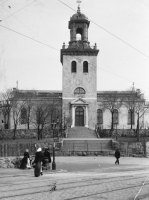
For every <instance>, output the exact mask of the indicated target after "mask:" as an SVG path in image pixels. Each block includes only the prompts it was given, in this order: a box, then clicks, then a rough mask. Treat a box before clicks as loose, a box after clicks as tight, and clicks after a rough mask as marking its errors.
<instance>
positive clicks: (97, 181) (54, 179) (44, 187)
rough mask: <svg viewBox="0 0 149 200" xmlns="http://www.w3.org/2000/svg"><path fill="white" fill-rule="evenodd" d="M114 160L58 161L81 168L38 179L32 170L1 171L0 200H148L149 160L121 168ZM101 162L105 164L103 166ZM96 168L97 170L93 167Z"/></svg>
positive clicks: (133, 160) (130, 160) (128, 160)
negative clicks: (112, 161) (89, 164)
mask: <svg viewBox="0 0 149 200" xmlns="http://www.w3.org/2000/svg"><path fill="white" fill-rule="evenodd" d="M111 159H113V158H109V157H107V158H106V157H103V158H102V157H101V158H99V157H98V158H97V157H96V158H95V159H94V158H93V157H86V158H84V157H82V158H81V157H69V159H68V157H65V158H57V165H58V166H60V167H62V166H65V165H66V164H68V163H70V164H69V165H70V166H71V165H72V166H73V163H74V162H75V163H77V165H78V170H76V171H75V170H67V169H66V170H65V168H63V170H62V169H57V170H56V171H52V170H50V171H48V172H44V175H43V176H41V177H38V178H36V177H34V174H33V169H31V170H18V169H5V170H4V169H0V172H1V176H0V199H7V200H14V199H15V200H31V199H32V200H33V199H34V200H36V199H40V200H46V199H50V200H68V199H69V200H71V199H80V200H81V199H84V200H85V199H87V200H96V199H110V200H126V199H127V200H134V199H135V197H136V196H137V198H136V199H135V200H138V199H144V200H148V199H149V167H148V166H149V160H148V159H144V158H121V163H122V165H119V166H118V165H114V164H113V165H110V163H111ZM69 160H71V161H69ZM81 160H82V163H84V169H82V163H81ZM99 160H100V162H102V163H100V165H99ZM140 160H141V161H142V162H140ZM90 162H91V163H92V168H90V169H88V168H86V165H87V163H90ZM137 162H138V163H139V164H137ZM126 163H127V165H126ZM140 163H141V164H140ZM97 164H98V165H97ZM94 165H95V167H93V166H94ZM66 166H67V165H66ZM70 166H69V167H70ZM79 166H81V168H79ZM97 166H98V167H97ZM76 169H77V168H76ZM79 169H80V170H79ZM55 187H56V188H55ZM54 188H55V190H54Z"/></svg>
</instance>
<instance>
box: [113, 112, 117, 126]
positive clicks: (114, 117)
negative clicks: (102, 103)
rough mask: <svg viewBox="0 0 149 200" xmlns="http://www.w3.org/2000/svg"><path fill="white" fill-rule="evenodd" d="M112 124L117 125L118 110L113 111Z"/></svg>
mask: <svg viewBox="0 0 149 200" xmlns="http://www.w3.org/2000/svg"><path fill="white" fill-rule="evenodd" d="M113 124H118V110H116V109H115V110H114V111H113Z"/></svg>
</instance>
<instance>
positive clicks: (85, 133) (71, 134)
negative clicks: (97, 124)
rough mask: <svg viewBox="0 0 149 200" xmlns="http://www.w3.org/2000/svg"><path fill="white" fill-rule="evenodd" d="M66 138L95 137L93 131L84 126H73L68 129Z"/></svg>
mask: <svg viewBox="0 0 149 200" xmlns="http://www.w3.org/2000/svg"><path fill="white" fill-rule="evenodd" d="M67 138H97V136H96V134H95V132H94V131H93V130H91V129H88V128H86V127H74V128H70V129H69V130H68V135H67Z"/></svg>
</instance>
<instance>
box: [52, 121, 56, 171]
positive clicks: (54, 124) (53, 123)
mask: <svg viewBox="0 0 149 200" xmlns="http://www.w3.org/2000/svg"><path fill="white" fill-rule="evenodd" d="M55 128H56V123H55V121H54V120H53V122H52V130H53V162H52V170H56V163H55V142H54V130H55Z"/></svg>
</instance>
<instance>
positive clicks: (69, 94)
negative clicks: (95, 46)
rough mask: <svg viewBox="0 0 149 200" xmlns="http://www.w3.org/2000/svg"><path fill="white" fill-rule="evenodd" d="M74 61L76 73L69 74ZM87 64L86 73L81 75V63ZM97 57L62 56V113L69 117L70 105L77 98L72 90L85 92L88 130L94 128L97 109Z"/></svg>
mask: <svg viewBox="0 0 149 200" xmlns="http://www.w3.org/2000/svg"><path fill="white" fill-rule="evenodd" d="M72 61H76V63H77V72H76V73H72V72H71V62H72ZM84 61H87V62H88V73H83V62H84ZM96 66H97V57H96V56H83V55H81V56H69V55H64V56H63V79H62V81H63V82H62V88H63V112H65V113H67V115H68V114H69V115H70V116H71V106H70V103H71V102H72V101H73V100H75V99H76V98H77V97H76V96H75V95H74V90H75V89H76V88H77V87H81V88H83V89H84V90H85V91H86V94H85V96H84V97H83V98H82V99H84V100H85V101H86V102H87V103H88V104H89V105H88V109H89V111H88V115H89V128H92V129H93V128H94V127H95V124H96V118H97V117H96V109H97V68H96Z"/></svg>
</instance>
